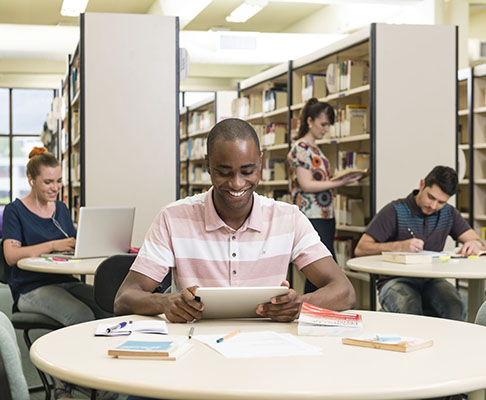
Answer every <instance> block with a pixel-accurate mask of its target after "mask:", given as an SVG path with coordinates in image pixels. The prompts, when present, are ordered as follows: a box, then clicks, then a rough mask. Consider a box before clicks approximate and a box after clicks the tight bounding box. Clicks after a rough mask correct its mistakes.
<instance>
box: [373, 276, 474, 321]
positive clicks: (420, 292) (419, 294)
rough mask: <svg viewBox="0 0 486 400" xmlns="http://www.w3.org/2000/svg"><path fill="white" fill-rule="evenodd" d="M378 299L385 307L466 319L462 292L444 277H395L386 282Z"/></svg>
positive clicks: (420, 313) (385, 308)
mask: <svg viewBox="0 0 486 400" xmlns="http://www.w3.org/2000/svg"><path fill="white" fill-rule="evenodd" d="M379 299H380V303H381V306H382V308H383V310H384V311H388V312H395V313H404V314H415V315H431V316H434V317H440V318H448V319H455V320H458V321H464V320H465V317H466V310H465V307H464V303H463V302H462V299H461V297H460V296H459V293H458V292H457V290H456V288H455V287H454V286H452V285H451V284H450V283H449V282H447V281H446V280H445V279H436V278H434V279H432V278H406V277H399V278H393V279H391V280H389V281H388V282H386V283H385V285H383V287H382V288H381V290H380V294H379Z"/></svg>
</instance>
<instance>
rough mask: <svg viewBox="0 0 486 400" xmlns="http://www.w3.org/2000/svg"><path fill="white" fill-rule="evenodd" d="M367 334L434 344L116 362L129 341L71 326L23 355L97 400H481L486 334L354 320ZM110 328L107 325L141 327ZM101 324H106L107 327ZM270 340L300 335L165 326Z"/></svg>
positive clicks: (335, 343)
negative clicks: (110, 398)
mask: <svg viewBox="0 0 486 400" xmlns="http://www.w3.org/2000/svg"><path fill="white" fill-rule="evenodd" d="M359 312H360V313H362V316H363V323H364V329H365V332H366V333H368V334H376V333H396V334H400V335H402V336H412V337H419V338H428V339H433V340H434V345H433V346H432V347H430V348H426V349H422V350H418V351H415V352H411V353H398V352H392V351H385V350H377V349H369V348H363V347H355V346H346V345H343V344H342V343H341V339H340V338H337V337H311V336H299V338H300V339H302V340H303V341H305V342H307V343H310V344H313V345H316V346H319V347H321V348H322V355H320V356H299V357H273V358H250V359H227V358H225V357H223V356H222V355H220V354H219V353H217V352H216V351H214V350H213V349H211V348H209V347H208V346H206V345H204V344H202V343H200V342H198V341H197V340H196V339H192V341H193V342H194V346H193V348H192V349H191V350H189V352H187V353H186V354H185V355H184V356H182V357H181V358H180V359H179V360H177V361H160V360H136V359H115V358H112V357H109V356H108V355H107V350H108V349H109V348H113V347H115V346H117V345H119V344H120V343H123V342H124V341H126V340H127V339H131V340H136V339H139V340H156V339H154V337H153V336H147V335H145V336H144V335H143V334H132V335H131V336H129V337H127V336H124V337H120V336H119V337H95V336H93V333H94V331H95V327H96V326H97V324H98V323H99V321H91V322H87V323H84V324H79V325H74V326H70V327H66V328H63V329H59V330H56V331H53V332H51V333H48V334H46V335H44V336H42V337H41V338H39V339H38V340H37V341H36V342H35V343H34V344H33V346H32V348H31V350H30V357H31V359H32V361H33V363H34V364H35V365H36V366H37V367H38V368H39V369H41V370H42V371H44V372H46V373H48V374H49V375H52V376H54V377H56V378H59V379H61V380H64V381H68V382H72V383H75V384H77V385H82V386H87V387H91V388H95V389H100V390H109V391H114V392H120V393H128V394H134V395H138V396H148V397H155V398H163V399H250V398H251V399H257V400H258V399H262V400H277V399H278V400H282V399H283V400H286V399H288V400H290V399H292V400H295V399H333V400H336V399H341V400H343V399H361V400H366V399H369V400H377V399H417V398H421V399H423V398H429V397H437V396H446V395H450V394H456V393H470V397H469V398H470V399H482V400H484V390H483V389H484V388H486V368H484V360H486V327H483V326H480V325H474V324H469V323H465V322H458V321H451V320H446V319H440V318H431V317H423V316H416V315H406V314H391V313H385V312H371V311H359ZM143 318H147V317H141V316H125V317H115V318H110V319H108V320H106V321H108V322H115V323H116V322H119V321H123V320H125V321H126V320H134V319H143ZM106 321H103V322H106ZM191 326H194V328H195V332H194V335H196V336H197V335H198V334H210V333H212V334H216V333H218V334H221V333H226V332H231V331H233V330H235V329H240V330H241V331H242V332H249V331H257V330H272V331H276V332H282V333H283V332H286V333H292V334H294V335H295V334H297V323H296V322H293V323H277V322H270V321H268V320H262V319H251V320H203V321H199V322H197V323H194V324H169V325H168V328H169V334H170V335H169V336H161V337H160V340H168V339H170V338H171V337H173V336H174V335H183V336H187V334H188V331H189V328H190V327H191ZM481 396H482V397H481Z"/></svg>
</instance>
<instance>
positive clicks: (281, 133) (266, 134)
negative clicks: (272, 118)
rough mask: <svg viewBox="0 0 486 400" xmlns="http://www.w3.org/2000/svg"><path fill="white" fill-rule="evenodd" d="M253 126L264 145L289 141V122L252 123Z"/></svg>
mask: <svg viewBox="0 0 486 400" xmlns="http://www.w3.org/2000/svg"><path fill="white" fill-rule="evenodd" d="M252 126H253V128H255V132H256V133H257V135H258V139H259V140H260V144H261V145H262V146H263V147H265V146H273V145H276V144H285V143H287V136H288V135H287V124H279V123H270V124H266V125H264V124H252Z"/></svg>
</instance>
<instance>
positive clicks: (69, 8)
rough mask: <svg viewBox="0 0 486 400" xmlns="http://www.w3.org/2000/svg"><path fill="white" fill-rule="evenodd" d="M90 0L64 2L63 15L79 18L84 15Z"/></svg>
mask: <svg viewBox="0 0 486 400" xmlns="http://www.w3.org/2000/svg"><path fill="white" fill-rule="evenodd" d="M87 5H88V0H64V1H63V2H62V7H61V15H63V16H65V17H77V16H79V14H81V13H84V12H85V10H86V6H87Z"/></svg>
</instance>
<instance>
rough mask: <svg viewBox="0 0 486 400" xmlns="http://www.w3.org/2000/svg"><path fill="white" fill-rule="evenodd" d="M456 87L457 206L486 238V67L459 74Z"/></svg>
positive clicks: (474, 227) (485, 65)
mask: <svg viewBox="0 0 486 400" xmlns="http://www.w3.org/2000/svg"><path fill="white" fill-rule="evenodd" d="M458 87H459V92H458V93H459V96H458V97H459V99H458V103H459V107H458V108H459V111H458V120H459V122H458V146H457V154H458V156H457V160H458V167H457V168H458V171H459V175H460V176H459V178H460V184H461V185H460V189H461V190H460V193H459V195H458V199H457V205H458V208H459V210H460V211H461V213H462V215H463V216H464V218H466V219H467V220H468V222H469V224H470V225H471V227H472V228H473V229H474V230H475V231H476V232H478V234H480V235H481V237H482V238H485V235H486V64H482V65H477V66H475V67H472V68H466V69H463V70H460V71H459V72H458ZM462 171H465V172H464V174H462ZM462 175H463V176H464V177H463V176H462ZM461 178H462V179H461Z"/></svg>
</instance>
